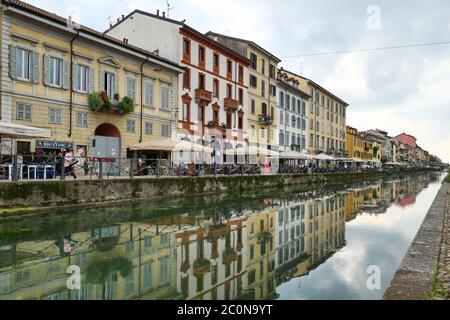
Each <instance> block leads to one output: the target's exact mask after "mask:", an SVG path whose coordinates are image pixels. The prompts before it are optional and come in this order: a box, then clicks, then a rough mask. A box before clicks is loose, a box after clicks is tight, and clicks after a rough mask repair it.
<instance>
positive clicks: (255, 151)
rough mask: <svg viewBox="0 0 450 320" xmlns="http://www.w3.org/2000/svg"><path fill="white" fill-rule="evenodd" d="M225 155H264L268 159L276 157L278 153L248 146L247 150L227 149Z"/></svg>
mask: <svg viewBox="0 0 450 320" xmlns="http://www.w3.org/2000/svg"><path fill="white" fill-rule="evenodd" d="M224 153H225V154H226V155H238V156H240V155H257V154H259V155H265V156H269V157H277V156H279V153H278V152H276V151H273V150H269V149H267V148H264V147H256V146H250V147H248V148H245V147H244V148H236V149H228V150H226V151H225V152H224Z"/></svg>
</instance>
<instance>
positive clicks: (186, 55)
mask: <svg viewBox="0 0 450 320" xmlns="http://www.w3.org/2000/svg"><path fill="white" fill-rule="evenodd" d="M183 60H184V61H186V62H190V60H191V41H190V40H189V39H186V38H185V39H183Z"/></svg>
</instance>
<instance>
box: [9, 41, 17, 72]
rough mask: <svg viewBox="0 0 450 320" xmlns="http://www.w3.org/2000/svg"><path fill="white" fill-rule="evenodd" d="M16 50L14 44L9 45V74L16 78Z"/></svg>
mask: <svg viewBox="0 0 450 320" xmlns="http://www.w3.org/2000/svg"><path fill="white" fill-rule="evenodd" d="M16 51H17V47H16V46H14V45H10V46H9V75H10V77H11V79H14V80H15V79H17V74H16Z"/></svg>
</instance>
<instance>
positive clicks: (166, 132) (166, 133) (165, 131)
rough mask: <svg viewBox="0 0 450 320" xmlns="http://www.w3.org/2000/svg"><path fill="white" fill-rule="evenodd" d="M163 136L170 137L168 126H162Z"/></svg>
mask: <svg viewBox="0 0 450 320" xmlns="http://www.w3.org/2000/svg"><path fill="white" fill-rule="evenodd" d="M161 136H163V137H170V130H169V125H168V124H161Z"/></svg>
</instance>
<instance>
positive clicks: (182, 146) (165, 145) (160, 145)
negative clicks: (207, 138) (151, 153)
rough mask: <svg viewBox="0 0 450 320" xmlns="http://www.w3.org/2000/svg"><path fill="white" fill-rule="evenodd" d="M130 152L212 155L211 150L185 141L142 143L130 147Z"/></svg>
mask: <svg viewBox="0 0 450 320" xmlns="http://www.w3.org/2000/svg"><path fill="white" fill-rule="evenodd" d="M130 150H132V151H142V150H156V151H174V152H176V151H194V152H204V153H212V151H213V149H212V148H210V147H206V146H202V145H200V144H197V143H193V142H189V141H185V140H169V139H167V140H155V141H148V142H144V143H139V144H135V145H132V146H130Z"/></svg>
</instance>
